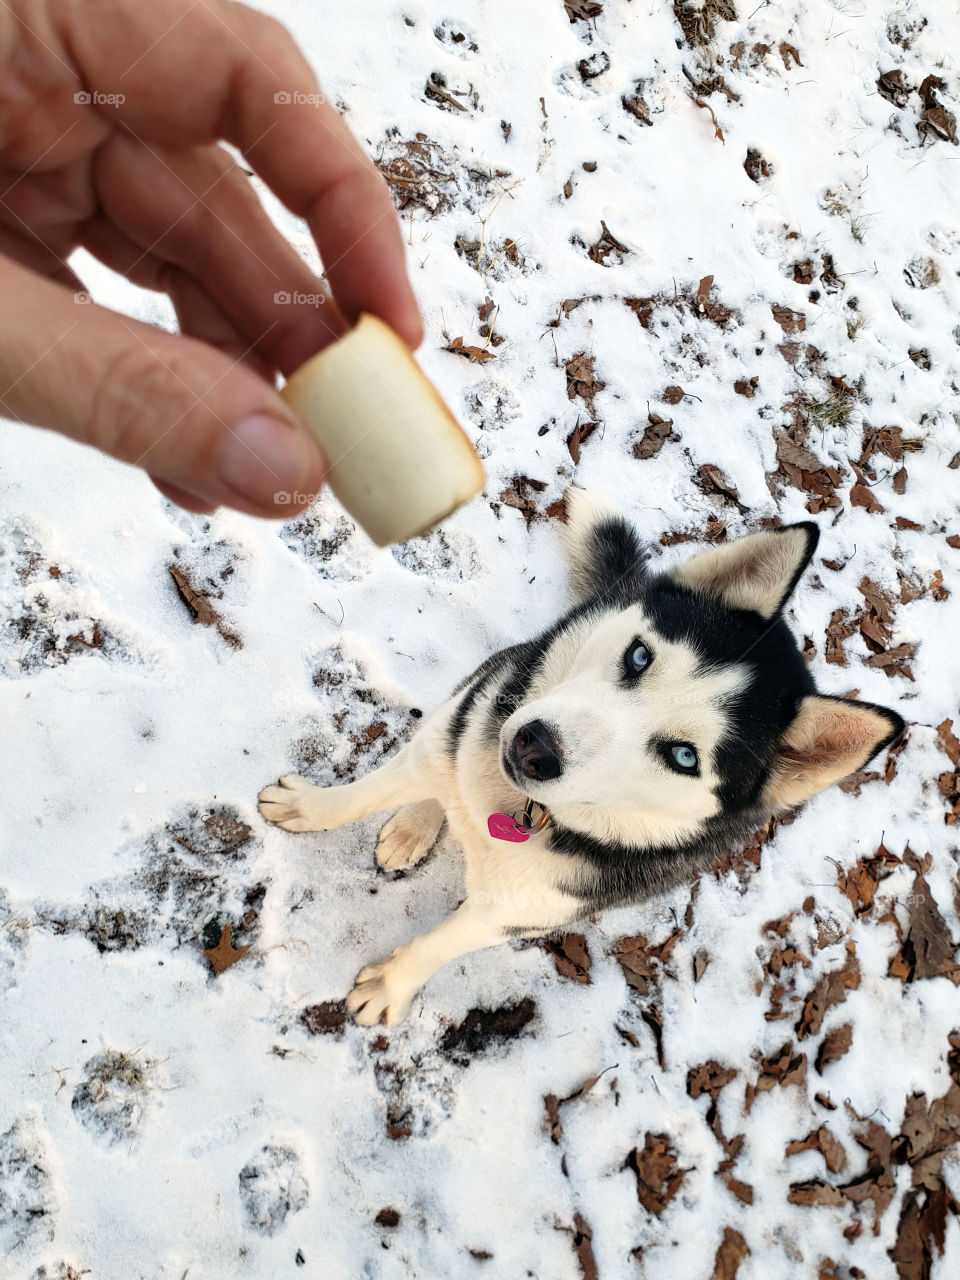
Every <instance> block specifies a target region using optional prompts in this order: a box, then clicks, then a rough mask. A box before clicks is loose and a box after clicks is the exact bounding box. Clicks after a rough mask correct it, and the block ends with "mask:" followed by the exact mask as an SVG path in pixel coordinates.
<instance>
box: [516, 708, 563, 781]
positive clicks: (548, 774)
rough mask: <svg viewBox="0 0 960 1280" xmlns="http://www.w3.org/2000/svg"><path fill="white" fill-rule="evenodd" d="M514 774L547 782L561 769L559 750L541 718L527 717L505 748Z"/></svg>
mask: <svg viewBox="0 0 960 1280" xmlns="http://www.w3.org/2000/svg"><path fill="white" fill-rule="evenodd" d="M507 756H508V760H509V763H510V764H511V765H512V766H513V769H514V771H515V772H516V774H517V775H518V777H526V778H533V779H534V781H536V782H549V781H550V779H551V778H559V777H560V775H561V773H563V752H562V751H561V748H560V744H559V742H557V740H556V738H555V737H554V735H553V734H552V733H551V731H550V730H549V729H548V728H547V726H546V725H545V724H544V723H543V721H542V720H531V721H530V723H529V724H525V725H524V726H523V728H522V729H520V731H519V732H518V733H517V735H516V737H515V738H514V740H513V742H511V743H510V748H509V751H508V752H507Z"/></svg>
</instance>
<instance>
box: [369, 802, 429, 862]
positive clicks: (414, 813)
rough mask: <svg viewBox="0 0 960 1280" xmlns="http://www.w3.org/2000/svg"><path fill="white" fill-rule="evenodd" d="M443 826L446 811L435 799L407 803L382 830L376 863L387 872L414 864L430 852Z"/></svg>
mask: <svg viewBox="0 0 960 1280" xmlns="http://www.w3.org/2000/svg"><path fill="white" fill-rule="evenodd" d="M442 826H443V810H442V809H441V808H440V806H439V805H438V804H437V802H436V801H435V800H425V801H421V802H420V803H418V804H408V805H404V807H403V808H402V809H401V810H399V812H397V813H395V814H394V815H393V817H392V818H391V819H390V821H389V822H388V823H387V824H386V826H385V827H384V828H383V830H382V831H381V832H380V839H379V841H378V842H377V862H379V864H380V866H381V867H383V869H384V871H401V870H403V868H404V867H412V866H414V865H415V864H416V863H418V862H419V861H420V860H421V859H422V858H425V857H426V855H427V854H428V853H429V852H430V850H431V848H432V847H433V844H434V841H435V840H436V838H437V834H438V832H439V831H440V828H441V827H442Z"/></svg>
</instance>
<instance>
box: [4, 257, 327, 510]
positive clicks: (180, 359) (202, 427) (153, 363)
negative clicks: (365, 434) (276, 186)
mask: <svg viewBox="0 0 960 1280" xmlns="http://www.w3.org/2000/svg"><path fill="white" fill-rule="evenodd" d="M0 298H4V299H6V304H5V305H4V306H3V307H2V308H0V413H6V414H8V415H9V416H11V417H16V418H19V419H20V420H21V421H24V422H28V423H32V424H34V425H36V426H42V427H50V428H52V429H54V430H55V431H59V432H62V434H64V435H66V436H71V437H72V438H73V439H75V440H79V441H81V442H82V443H84V444H89V445H93V446H94V447H95V448H98V449H101V450H103V451H104V452H105V453H109V454H111V455H112V456H113V457H114V458H118V459H119V460H120V461H121V462H128V463H130V464H132V465H133V466H138V467H142V468H143V469H144V470H146V471H148V472H149V473H150V475H151V476H152V477H153V478H154V480H155V481H156V482H157V484H158V486H159V487H160V489H161V490H162V491H163V492H165V493H167V494H168V495H169V496H171V497H175V498H176V500H177V501H181V502H183V503H184V505H187V506H191V505H192V506H193V507H194V509H204V508H205V507H213V506H220V505H225V506H231V507H236V508H237V509H238V510H240V511H245V512H247V513H249V514H251V515H260V516H280V515H289V513H290V510H291V507H290V502H291V497H292V495H293V494H294V493H297V494H299V495H312V494H314V493H316V492H317V490H318V489H319V487H320V484H321V482H322V479H323V475H324V472H325V470H326V463H325V460H324V458H323V455H322V453H321V451H320V448H319V446H318V445H317V443H316V442H315V441H314V440H313V438H312V437H311V436H309V435H307V433H306V432H305V431H304V430H303V429H302V428H301V427H300V426H299V425H298V423H297V421H296V419H295V418H294V416H293V414H292V412H291V410H290V409H289V408H288V407H287V405H286V404H285V403H284V401H283V400H282V399H281V398H280V396H279V394H278V393H277V391H276V390H275V388H273V387H272V386H271V385H270V384H269V383H268V382H266V381H264V379H262V378H260V377H258V376H257V374H256V373H254V372H253V370H251V369H249V368H247V367H246V366H245V365H242V364H238V363H237V362H236V361H234V360H232V359H231V358H230V357H229V356H227V355H225V354H224V353H223V352H222V351H219V350H217V349H216V348H214V347H210V346H207V345H206V344H205V343H203V342H198V341H196V340H194V339H192V338H186V337H182V336H180V335H176V334H170V333H166V332H164V331H163V330H161V329H156V328H154V327H153V326H152V325H148V324H142V323H139V322H138V321H136V320H131V319H129V318H128V317H126V316H122V315H119V314H118V313H116V312H113V311H109V310H107V309H106V308H104V307H98V306H95V305H94V304H92V303H90V302H88V301H87V299H86V295H84V294H74V293H71V292H70V291H69V290H68V289H66V288H64V287H62V286H61V285H58V284H55V283H53V282H52V281H50V280H46V279H44V278H43V277H41V276H38V275H35V274H34V273H33V272H32V271H29V270H28V269H27V268H25V267H21V266H19V265H18V264H17V263H14V262H11V261H10V260H9V259H5V258H3V259H0ZM14 298H15V299H17V305H16V306H15V307H14V306H12V305H10V300H11V299H14ZM191 496H192V497H193V498H194V499H195V501H194V503H192V504H191V503H190V502H189V501H188V499H189V498H190V497H191ZM298 500H299V501H303V500H304V499H303V498H300V499H296V498H295V499H294V501H295V502H296V501H298Z"/></svg>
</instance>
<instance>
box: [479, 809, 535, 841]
mask: <svg viewBox="0 0 960 1280" xmlns="http://www.w3.org/2000/svg"><path fill="white" fill-rule="evenodd" d="M487 830H488V831H489V832H490V834H491V835H492V836H493V838H494V840H511V841H513V843H514V844H522V843H523V841H524V840H529V839H530V832H529V831H524V830H523V828H522V827H518V826H517V824H516V822H515V821H514V819H513V818H511V817H510V815H509V814H508V813H491V815H490V817H489V818H488V819H487Z"/></svg>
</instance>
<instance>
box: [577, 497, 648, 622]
mask: <svg viewBox="0 0 960 1280" xmlns="http://www.w3.org/2000/svg"><path fill="white" fill-rule="evenodd" d="M564 506H565V508H566V518H567V519H566V544H567V560H568V562H569V567H570V603H571V604H579V603H581V602H582V601H584V600H589V599H593V598H598V599H600V600H602V601H605V602H607V603H611V604H613V603H620V602H627V601H629V600H631V599H634V598H635V597H636V594H637V589H638V584H639V583H640V581H641V579H642V578H643V576H644V574H645V572H646V570H645V568H644V561H645V559H646V556H645V555H644V551H643V547H642V545H641V542H640V538H639V536H638V535H637V531H636V529H634V527H633V525H632V524H630V522H629V521H628V520H627V519H626V517H625V516H623V515H622V514H621V513H620V512H619V511H618V510H617V508H616V507H615V506H613V504H612V503H609V502H607V500H606V499H605V498H601V497H598V495H597V494H595V493H588V492H587V491H586V489H581V488H580V487H579V486H578V485H570V486H569V488H568V489H567V491H566V493H565V494H564Z"/></svg>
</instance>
